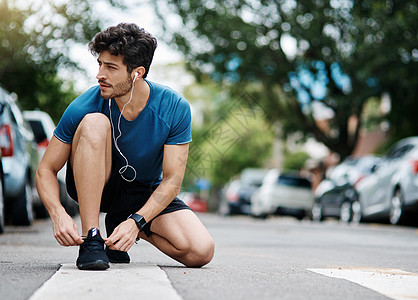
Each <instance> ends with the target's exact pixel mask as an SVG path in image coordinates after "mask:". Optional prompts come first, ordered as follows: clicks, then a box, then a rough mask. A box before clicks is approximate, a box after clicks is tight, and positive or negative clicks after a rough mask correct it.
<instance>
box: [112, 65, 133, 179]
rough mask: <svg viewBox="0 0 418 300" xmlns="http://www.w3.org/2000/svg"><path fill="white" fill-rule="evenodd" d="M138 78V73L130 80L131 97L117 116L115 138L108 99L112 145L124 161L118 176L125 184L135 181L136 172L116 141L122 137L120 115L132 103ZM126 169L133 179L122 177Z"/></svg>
mask: <svg viewBox="0 0 418 300" xmlns="http://www.w3.org/2000/svg"><path fill="white" fill-rule="evenodd" d="M138 76H139V73H138V72H135V77H134V79H133V80H132V88H131V96H130V98H129V101H128V102H126V103H125V104H124V105H123V107H122V110H121V112H120V115H119V119H118V131H119V135H118V136H117V137H116V138H115V128H114V126H113V120H112V107H111V104H112V99H109V117H110V124H111V125H112V136H113V143H114V144H115V147H116V150H118V152H119V154H120V155H121V156H122V157H123V158H124V159H125V163H126V164H125V165H124V166H123V167H121V168H120V169H119V174H120V176H121V177H122V178H123V179H124V180H126V181H127V182H132V181H134V180H135V178H136V170H135V168H134V167H132V166H131V165H130V164H129V161H128V159H127V158H126V156H125V155H123V153H122V151H121V150H120V148H119V146H118V139H119V138H120V137H121V136H122V131H121V129H120V120H121V118H122V114H123V112H124V110H125V107H126V106H127V105H128V104H129V103H130V102H131V101H132V95H133V92H134V87H135V80H136V78H137V77H138ZM128 169H132V170H133V172H134V176H133V178H132V179H129V178H126V177H125V176H123V173H125V172H126V171H127V170H128Z"/></svg>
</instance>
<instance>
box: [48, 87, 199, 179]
mask: <svg viewBox="0 0 418 300" xmlns="http://www.w3.org/2000/svg"><path fill="white" fill-rule="evenodd" d="M147 83H148V85H149V86H150V95H149V99H148V102H147V104H146V106H145V107H144V109H143V110H142V111H141V112H140V114H139V115H138V116H137V117H136V118H135V119H134V120H132V121H128V120H126V119H125V118H124V117H123V116H122V117H121V119H120V130H121V132H122V135H121V137H120V138H119V139H118V141H117V144H118V146H119V148H120V150H121V152H122V154H123V155H124V156H125V157H126V158H127V160H128V162H129V165H131V166H132V167H133V168H135V171H136V178H135V181H137V182H141V183H144V184H158V183H160V182H161V173H162V162H163V152H164V145H179V144H187V143H190V142H191V141H192V134H191V111H190V105H189V103H188V102H187V101H186V99H185V98H184V97H182V96H181V95H180V94H179V93H177V92H175V91H174V90H172V89H170V88H168V87H166V86H163V85H160V84H157V83H155V82H151V81H148V80H147ZM111 109H112V113H111V115H112V121H113V127H112V130H113V135H114V137H118V136H119V131H118V119H119V115H120V110H119V108H118V106H117V105H116V102H115V100H114V99H112V100H111ZM93 112H101V113H103V114H105V115H106V116H107V117H109V118H110V114H109V100H105V99H103V98H102V97H101V96H100V86H94V87H92V88H90V89H89V90H88V91H86V92H85V93H84V94H82V95H81V96H79V97H77V98H76V99H75V100H74V101H73V102H71V104H70V105H69V106H68V107H67V109H66V111H65V112H64V114H63V116H62V118H61V120H60V122H59V123H58V126H57V128H56V129H55V131H54V135H55V137H56V138H57V139H59V140H60V141H62V142H64V143H68V144H71V143H72V140H73V137H74V134H75V131H76V129H77V126H78V124H79V123H80V122H81V120H82V119H83V118H84V116H85V115H86V114H89V113H93ZM113 154H114V156H115V157H117V163H118V167H119V168H120V167H122V166H125V165H126V161H125V159H124V158H123V157H122V156H121V155H120V153H119V152H118V150H117V149H116V148H115V144H114V142H113ZM124 176H125V177H126V178H128V179H130V178H133V172H132V171H131V170H129V169H127V170H126V173H124Z"/></svg>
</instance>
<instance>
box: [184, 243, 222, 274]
mask: <svg viewBox="0 0 418 300" xmlns="http://www.w3.org/2000/svg"><path fill="white" fill-rule="evenodd" d="M188 252H189V253H188V255H186V257H187V259H186V260H185V262H184V264H185V265H186V266H187V267H194V268H200V267H203V266H204V265H206V264H208V263H209V262H210V261H211V260H212V258H213V255H214V253H215V243H214V241H213V239H212V238H208V239H207V240H206V241H205V242H200V243H199V244H198V245H193V246H191V247H190V249H189V251H188Z"/></svg>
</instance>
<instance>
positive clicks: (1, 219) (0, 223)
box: [0, 177, 4, 233]
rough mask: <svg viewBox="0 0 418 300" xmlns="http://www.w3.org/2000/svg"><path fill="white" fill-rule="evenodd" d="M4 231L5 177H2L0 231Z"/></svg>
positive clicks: (0, 182) (0, 181)
mask: <svg viewBox="0 0 418 300" xmlns="http://www.w3.org/2000/svg"><path fill="white" fill-rule="evenodd" d="M3 232H4V194H3V178H2V177H0V233H3Z"/></svg>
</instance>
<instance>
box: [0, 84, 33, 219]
mask: <svg viewBox="0 0 418 300" xmlns="http://www.w3.org/2000/svg"><path fill="white" fill-rule="evenodd" d="M0 148H1V152H2V155H3V158H2V163H3V172H4V202H5V203H4V214H5V219H6V220H11V222H12V223H13V224H14V225H30V224H31V222H32V220H33V207H32V205H33V199H34V196H35V195H36V188H35V185H34V176H35V172H36V168H37V166H38V162H39V161H38V152H37V150H36V145H35V142H34V136H33V132H32V129H31V128H30V126H29V125H28V124H27V123H26V122H25V120H24V119H23V116H22V111H21V110H20V108H19V107H18V104H17V102H16V100H15V99H14V98H13V97H12V96H11V95H10V94H9V93H7V92H6V91H5V90H4V89H2V88H0Z"/></svg>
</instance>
